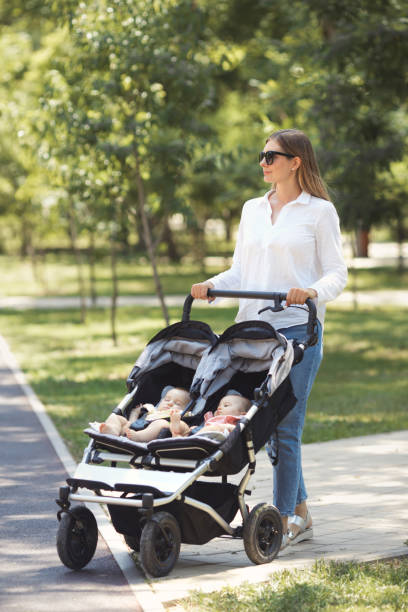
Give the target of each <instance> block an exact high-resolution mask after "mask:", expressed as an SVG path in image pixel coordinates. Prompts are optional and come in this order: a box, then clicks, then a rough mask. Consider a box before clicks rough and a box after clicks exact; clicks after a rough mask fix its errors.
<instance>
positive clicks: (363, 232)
mask: <svg viewBox="0 0 408 612" xmlns="http://www.w3.org/2000/svg"><path fill="white" fill-rule="evenodd" d="M369 244H370V233H369V231H368V230H367V229H363V228H357V230H356V254H357V257H368V245H369Z"/></svg>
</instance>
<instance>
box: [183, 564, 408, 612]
mask: <svg viewBox="0 0 408 612" xmlns="http://www.w3.org/2000/svg"><path fill="white" fill-rule="evenodd" d="M407 585H408V559H407V558H402V559H396V560H393V561H383V562H376V563H370V564H357V563H334V562H332V563H323V562H316V563H315V565H314V566H313V567H312V568H311V569H307V570H291V571H288V570H286V571H284V572H281V573H274V574H273V575H272V576H271V579H270V581H269V582H264V583H260V584H249V583H246V584H240V585H239V587H236V588H231V587H225V588H224V589H222V590H221V591H218V592H214V593H209V594H204V593H199V592H198V591H197V592H193V593H192V594H191V596H190V597H188V598H187V599H185V600H183V601H182V602H180V604H181V606H182V609H183V610H185V611H186V612H193V611H194V612H207V610H211V611H212V612H232V611H233V612H247V611H248V610H256V612H270V611H272V610H273V612H316V611H321V612H323V611H326V612H363V611H364V612H365V611H367V610H369V611H370V612H376V611H380V610H381V611H382V612H385V611H387V612H391V611H395V610H407V609H408V586H407Z"/></svg>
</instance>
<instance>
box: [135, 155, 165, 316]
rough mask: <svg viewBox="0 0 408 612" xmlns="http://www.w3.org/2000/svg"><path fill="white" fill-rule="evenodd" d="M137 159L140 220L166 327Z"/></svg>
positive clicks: (161, 291) (163, 303)
mask: <svg viewBox="0 0 408 612" xmlns="http://www.w3.org/2000/svg"><path fill="white" fill-rule="evenodd" d="M135 157H136V185H137V195H138V198H137V202H138V207H139V214H140V218H141V220H142V228H143V240H144V243H145V246H146V250H147V254H148V257H149V260H150V264H151V266H152V271H153V277H154V284H155V287H156V295H157V297H158V298H159V301H160V305H161V309H162V312H163V317H164V320H165V322H166V325H169V322H170V319H169V313H168V310H167V306H166V302H165V301H164V295H163V290H162V286H161V282H160V277H159V274H158V271H157V264H156V256H155V252H154V248H153V240H152V233H151V230H150V225H149V220H148V218H147V215H146V208H145V207H146V199H145V193H144V185H143V179H142V177H141V174H140V166H139V158H138V155H137V151H136V152H135Z"/></svg>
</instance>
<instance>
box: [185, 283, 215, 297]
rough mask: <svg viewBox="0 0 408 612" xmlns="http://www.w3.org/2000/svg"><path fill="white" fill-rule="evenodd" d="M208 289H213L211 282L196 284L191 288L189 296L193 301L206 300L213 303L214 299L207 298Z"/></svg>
mask: <svg viewBox="0 0 408 612" xmlns="http://www.w3.org/2000/svg"><path fill="white" fill-rule="evenodd" d="M208 289H214V285H213V284H212V282H211V281H204V282H203V283H196V284H195V285H193V286H192V287H191V292H190V293H191V295H192V296H193V298H194V299H195V300H208V302H213V301H214V300H215V298H209V297H207V291H208Z"/></svg>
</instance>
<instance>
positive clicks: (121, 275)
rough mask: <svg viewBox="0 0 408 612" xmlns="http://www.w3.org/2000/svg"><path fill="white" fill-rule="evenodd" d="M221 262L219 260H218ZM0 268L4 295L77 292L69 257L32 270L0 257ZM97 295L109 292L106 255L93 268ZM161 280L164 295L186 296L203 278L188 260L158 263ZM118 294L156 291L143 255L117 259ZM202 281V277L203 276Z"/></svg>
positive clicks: (211, 271)
mask: <svg viewBox="0 0 408 612" xmlns="http://www.w3.org/2000/svg"><path fill="white" fill-rule="evenodd" d="M221 261H222V259H221ZM0 266H1V269H2V287H1V293H2V294H3V295H6V296H16V295H25V296H33V297H39V296H47V295H48V296H75V295H78V293H79V285H78V278H77V269H76V267H75V265H74V263H73V260H72V258H70V257H68V256H60V257H58V258H56V257H55V256H51V255H49V256H48V257H47V258H46V259H45V260H44V261H43V262H39V263H38V265H37V266H36V269H35V270H34V269H33V267H32V265H31V263H30V261H29V260H27V259H25V260H19V259H17V258H14V257H6V256H4V255H3V256H0ZM225 267H226V264H224V265H223V264H222V263H221V264H220V265H219V266H214V265H211V266H207V268H206V275H207V277H208V276H212V275H214V274H217V273H218V272H221V270H222V269H224V268H225ZM95 270H96V272H95V278H96V294H97V295H99V296H103V295H111V294H112V279H111V269H110V262H109V259H108V258H107V257H104V258H101V259H100V260H98V262H97V264H96V268H95ZM89 274H90V272H89V266H87V265H84V266H83V276H84V282H85V290H86V293H87V295H90V290H91V289H90V280H89ZM159 274H160V280H161V283H162V286H163V291H164V293H165V294H167V295H170V294H181V295H185V294H186V293H187V292H188V290H189V288H190V287H191V285H192V284H193V283H194V282H198V281H199V280H201V279H202V276H203V274H202V272H201V271H200V269H199V266H198V265H195V264H193V263H191V262H188V261H183V263H182V264H167V263H159ZM117 275H118V285H119V293H120V294H121V295H151V294H154V293H155V285H154V279H153V274H152V268H151V266H150V264H149V262H148V261H147V260H146V259H145V258H137V259H136V258H131V257H129V258H120V259H119V260H118V267H117ZM203 280H204V279H203Z"/></svg>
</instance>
